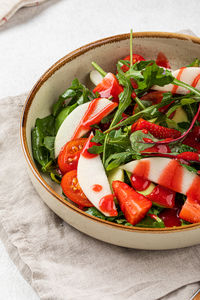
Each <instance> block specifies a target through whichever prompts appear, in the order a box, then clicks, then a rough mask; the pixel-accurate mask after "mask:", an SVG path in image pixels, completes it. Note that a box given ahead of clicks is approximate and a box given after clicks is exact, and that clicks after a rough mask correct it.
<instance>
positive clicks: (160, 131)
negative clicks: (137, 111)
mask: <svg viewBox="0 0 200 300" xmlns="http://www.w3.org/2000/svg"><path fill="white" fill-rule="evenodd" d="M142 129H147V130H148V131H149V132H150V133H151V134H152V135H153V136H154V137H155V138H157V139H165V138H177V137H179V136H181V132H180V131H178V130H176V129H173V128H166V127H163V126H160V125H157V124H154V123H151V122H148V121H146V120H144V119H142V118H140V119H139V120H138V121H137V122H135V123H134V124H133V125H132V127H131V131H132V132H134V131H137V130H142Z"/></svg>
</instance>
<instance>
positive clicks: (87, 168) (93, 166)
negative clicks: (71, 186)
mask: <svg viewBox="0 0 200 300" xmlns="http://www.w3.org/2000/svg"><path fill="white" fill-rule="evenodd" d="M83 152H84V149H83ZM83 152H82V153H83ZM77 178H78V182H79V185H80V187H81V189H82V191H83V193H84V194H85V195H86V197H87V198H88V199H89V200H90V202H92V204H93V205H94V206H95V207H96V208H97V209H98V210H99V211H101V212H102V213H103V214H104V215H105V216H108V217H109V216H113V213H109V212H105V211H103V210H102V209H101V207H100V202H101V199H103V198H104V197H105V196H111V195H112V192H111V189H110V185H109V182H108V178H107V176H106V173H105V170H104V167H103V164H102V161H101V158H100V156H99V155H97V156H95V157H92V158H87V157H85V156H84V155H83V154H81V155H80V158H79V161H78V168H77ZM97 188H98V189H97ZM112 198H114V197H112ZM111 208H112V210H113V211H115V214H114V215H117V211H116V207H115V203H114V200H112V202H111Z"/></svg>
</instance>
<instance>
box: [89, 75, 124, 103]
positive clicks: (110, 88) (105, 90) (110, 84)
mask: <svg viewBox="0 0 200 300" xmlns="http://www.w3.org/2000/svg"><path fill="white" fill-rule="evenodd" d="M96 92H98V93H99V95H100V96H101V98H104V97H105V98H109V97H113V101H114V102H117V103H118V102H119V98H118V96H119V94H121V93H122V92H123V88H122V87H121V85H120V84H119V82H118V80H117V78H116V77H115V75H114V74H112V73H107V75H106V76H105V77H104V78H103V80H102V81H101V82H100V83H99V84H98V85H97V86H96V87H95V88H94V90H93V93H96Z"/></svg>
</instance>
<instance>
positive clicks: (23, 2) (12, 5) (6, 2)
mask: <svg viewBox="0 0 200 300" xmlns="http://www.w3.org/2000/svg"><path fill="white" fill-rule="evenodd" d="M44 1H46V0H0V26H1V25H3V24H4V23H6V22H7V21H8V20H9V19H10V18H11V17H12V16H13V15H14V14H15V13H16V12H17V11H18V10H19V9H20V8H22V7H28V6H34V5H39V4H40V3H42V2H44Z"/></svg>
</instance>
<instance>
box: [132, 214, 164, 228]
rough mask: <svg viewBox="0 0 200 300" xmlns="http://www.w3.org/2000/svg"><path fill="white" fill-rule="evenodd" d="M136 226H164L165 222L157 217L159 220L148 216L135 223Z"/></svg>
mask: <svg viewBox="0 0 200 300" xmlns="http://www.w3.org/2000/svg"><path fill="white" fill-rule="evenodd" d="M135 227H143V228H164V227H165V224H164V222H163V221H162V220H161V219H160V218H159V217H157V220H154V219H152V218H151V217H149V216H146V217H145V218H144V219H143V220H142V221H140V222H139V223H138V224H136V225H135Z"/></svg>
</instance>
